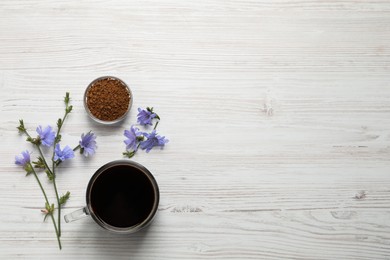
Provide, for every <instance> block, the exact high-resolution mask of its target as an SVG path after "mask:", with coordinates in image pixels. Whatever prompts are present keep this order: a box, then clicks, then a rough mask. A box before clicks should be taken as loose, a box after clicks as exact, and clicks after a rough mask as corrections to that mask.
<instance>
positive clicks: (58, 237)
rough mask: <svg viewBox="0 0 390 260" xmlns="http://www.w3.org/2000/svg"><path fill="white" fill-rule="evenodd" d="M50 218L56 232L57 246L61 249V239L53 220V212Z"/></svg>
mask: <svg viewBox="0 0 390 260" xmlns="http://www.w3.org/2000/svg"><path fill="white" fill-rule="evenodd" d="M50 218H51V220H52V221H53V225H54V228H55V230H56V234H57V241H58V247H59V248H60V250H61V249H62V245H61V240H60V236H59V235H58V230H57V225H56V221H55V219H54V217H53V213H51V214H50Z"/></svg>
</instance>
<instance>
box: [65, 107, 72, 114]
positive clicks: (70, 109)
mask: <svg viewBox="0 0 390 260" xmlns="http://www.w3.org/2000/svg"><path fill="white" fill-rule="evenodd" d="M72 109H73V106H68V107H67V108H66V109H65V112H66V113H67V114H69V113H70V112H71V111H72Z"/></svg>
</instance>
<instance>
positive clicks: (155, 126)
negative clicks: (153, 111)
mask: <svg viewBox="0 0 390 260" xmlns="http://www.w3.org/2000/svg"><path fill="white" fill-rule="evenodd" d="M159 122H160V120H158V121H157V122H156V124H155V125H154V128H153V130H156V128H157V125H158V123H159Z"/></svg>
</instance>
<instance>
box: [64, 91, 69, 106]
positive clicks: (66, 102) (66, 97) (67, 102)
mask: <svg viewBox="0 0 390 260" xmlns="http://www.w3.org/2000/svg"><path fill="white" fill-rule="evenodd" d="M69 100H70V97H69V92H66V93H65V98H64V101H65V104H66V105H68V104H69Z"/></svg>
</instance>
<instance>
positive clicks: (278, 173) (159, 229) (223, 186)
mask: <svg viewBox="0 0 390 260" xmlns="http://www.w3.org/2000/svg"><path fill="white" fill-rule="evenodd" d="M389 25H390V2H389V1H381V0H376V1H371V0H368V1H352V0H350V1H308V0H299V1H295V0H293V1H287V0H277V1H262V0H248V1H244V0H229V1H220V0H211V1H210V0H208V1H203V0H201V1H176V0H167V1H156V0H149V1H141V2H139V1H124V0H122V1H120V0H113V1H100V0H94V1H73V0H71V1H35V0H33V1H11V0H2V1H1V2H0V93H1V95H0V102H1V103H0V111H1V114H0V138H1V140H2V145H1V146H0V175H1V176H2V179H1V182H0V197H1V203H0V258H1V259H14V258H36V259H47V258H49V257H54V258H58V259H74V258H83V259H108V258H110V259H390V221H389V219H390V171H389V170H390V161H389V158H390V156H389V155H390V46H389V43H390V26H389ZM103 75H114V76H117V77H119V78H122V79H123V80H124V81H126V82H127V83H128V84H129V85H130V86H131V88H132V91H133V93H134V96H135V99H134V103H133V109H132V111H131V113H130V115H129V116H128V118H127V119H126V120H125V122H124V123H123V124H122V125H120V126H117V127H108V126H99V125H96V124H95V123H93V122H91V121H90V120H89V119H88V117H87V115H86V113H85V111H84V110H83V105H82V97H83V93H84V90H85V87H86V86H87V85H88V84H89V82H91V81H92V80H93V79H95V78H97V77H99V76H103ZM66 91H69V92H71V94H72V96H73V105H74V112H73V113H72V114H71V116H70V117H69V120H68V121H67V122H66V125H65V126H64V129H63V133H64V134H63V143H69V144H76V143H77V142H78V139H79V136H80V134H81V133H82V132H85V131H88V130H93V131H94V132H96V133H97V135H98V146H99V148H98V152H97V154H96V156H94V157H93V158H90V159H88V160H83V158H79V157H78V158H75V159H74V160H73V161H70V162H68V163H64V164H63V165H62V166H61V167H60V168H61V169H60V170H59V172H60V173H59V174H58V185H59V189H60V192H61V193H65V192H66V190H69V191H71V193H72V197H71V199H70V201H69V202H68V203H67V204H66V207H65V209H64V212H65V213H69V212H71V211H73V210H75V209H77V208H80V207H82V206H83V205H84V201H85V197H84V196H85V195H84V193H85V188H86V185H87V183H88V180H89V178H90V177H91V175H92V174H93V173H94V171H95V170H96V169H97V168H98V167H99V166H101V165H102V164H103V163H105V162H108V161H111V160H115V159H119V158H121V153H122V151H123V149H124V144H123V136H122V133H123V130H124V129H125V128H128V127H129V126H130V125H131V124H132V123H134V122H135V121H136V109H135V108H137V107H140V106H143V107H145V106H154V107H155V108H156V109H157V110H158V112H159V114H160V116H161V117H162V121H161V124H160V125H159V129H160V130H159V131H160V132H161V133H162V134H164V135H166V136H167V137H168V138H169V139H170V143H169V144H168V145H167V146H166V148H165V149H164V150H162V151H160V150H155V151H152V152H150V153H149V154H145V153H139V154H137V155H136V157H134V160H135V161H137V162H140V163H141V164H144V165H145V166H146V167H147V168H149V169H150V170H151V172H153V173H154V175H155V177H156V179H157V181H158V183H159V185H160V189H161V202H160V207H159V212H158V215H157V218H156V220H155V222H154V223H153V225H151V226H150V227H149V228H148V229H146V230H143V231H142V232H140V233H137V234H134V235H132V236H127V237H122V236H115V235H112V234H108V233H106V232H105V231H103V230H100V229H99V228H98V227H97V226H96V224H95V223H94V222H93V221H92V219H88V218H86V219H83V220H80V221H78V222H74V223H71V224H63V237H62V240H63V247H64V248H63V250H62V251H61V252H60V251H59V250H58V248H57V244H56V240H55V236H54V232H53V228H52V225H51V223H43V222H42V219H43V217H42V215H41V213H40V209H41V208H42V207H43V204H44V203H43V198H42V195H41V193H40V191H39V189H38V187H37V185H36V183H35V180H34V179H33V178H30V177H27V178H26V177H25V176H24V174H23V173H22V171H21V169H20V168H18V167H16V166H15V165H14V164H13V159H14V156H15V155H16V154H18V153H19V152H20V151H21V150H23V149H26V148H29V149H31V146H29V145H28V144H26V143H25V142H24V138H23V137H21V136H19V135H18V134H17V132H16V129H15V127H16V126H17V123H18V119H19V118H24V120H25V122H26V125H27V127H28V128H29V129H30V130H31V131H34V129H35V127H36V126H37V125H38V124H52V125H54V124H55V122H56V120H57V117H58V116H60V115H61V113H62V96H63V95H64V93H65V92H66ZM34 155H36V153H34ZM41 177H42V179H43V180H44V176H43V175H42V176H41ZM44 185H45V186H47V189H48V192H49V194H50V198H51V199H52V200H53V199H54V198H53V190H52V187H51V186H50V184H49V183H48V182H47V181H46V180H45V181H44Z"/></svg>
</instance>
